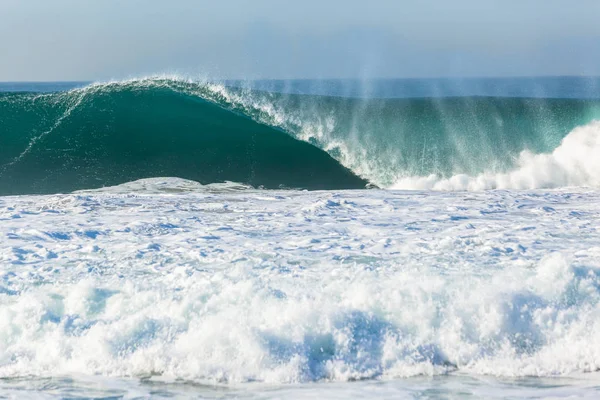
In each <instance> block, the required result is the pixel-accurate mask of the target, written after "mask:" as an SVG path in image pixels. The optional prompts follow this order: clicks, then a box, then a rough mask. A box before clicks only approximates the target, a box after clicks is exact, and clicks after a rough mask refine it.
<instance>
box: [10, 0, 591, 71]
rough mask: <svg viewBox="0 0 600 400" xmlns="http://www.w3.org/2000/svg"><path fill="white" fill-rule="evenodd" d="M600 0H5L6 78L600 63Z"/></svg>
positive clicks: (572, 67)
mask: <svg viewBox="0 0 600 400" xmlns="http://www.w3.org/2000/svg"><path fill="white" fill-rule="evenodd" d="M598 16H600V1H599V0H568V1H567V0H498V1H494V0H437V1H433V0H294V1H291V0H169V1H166V0H52V1H48V0H0V81H5V82H6V81H77V80H85V81H88V80H106V79H121V78H130V77H139V76H146V75H155V74H180V75H185V76H191V77H203V78H215V79H219V78H227V79H291V78H312V79H314V78H357V79H369V78H415V77H482V76H484V77H485V76H488V77H490V76H492V77H503V76H547V75H551V76H557V75H560V76H562V75H588V76H598V75H600V45H599V44H600V23H598Z"/></svg>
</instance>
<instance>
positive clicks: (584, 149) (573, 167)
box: [391, 121, 600, 191]
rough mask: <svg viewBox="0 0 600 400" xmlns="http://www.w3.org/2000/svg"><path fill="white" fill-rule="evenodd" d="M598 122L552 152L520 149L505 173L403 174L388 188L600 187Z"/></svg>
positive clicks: (587, 126) (576, 133)
mask: <svg viewBox="0 0 600 400" xmlns="http://www.w3.org/2000/svg"><path fill="white" fill-rule="evenodd" d="M598 155H600V122H599V121H594V122H592V123H590V124H588V125H585V126H581V127H578V128H576V129H574V130H573V131H572V132H571V133H569V134H568V135H567V136H566V137H565V138H564V139H563V140H562V143H561V144H560V146H558V147H557V148H556V149H555V150H554V151H553V152H552V153H549V154H532V153H531V152H529V151H523V152H522V153H521V155H520V156H519V159H518V162H517V165H516V167H515V168H514V169H512V170H511V171H508V172H505V173H491V172H485V173H482V174H479V175H476V176H469V175H464V174H459V175H454V176H452V177H450V178H441V177H439V176H437V175H430V176H427V177H406V178H402V179H400V180H398V181H397V182H396V183H395V184H394V185H392V186H391V189H409V190H415V189H416V190H423V189H428V190H473V191H477V190H489V189H548V188H560V187H568V186H587V187H600V157H599V156H598Z"/></svg>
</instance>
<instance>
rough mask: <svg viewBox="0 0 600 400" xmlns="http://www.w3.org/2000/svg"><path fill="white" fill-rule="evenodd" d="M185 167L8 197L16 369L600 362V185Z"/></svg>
mask: <svg viewBox="0 0 600 400" xmlns="http://www.w3.org/2000/svg"><path fill="white" fill-rule="evenodd" d="M168 182H169V179H160V180H154V181H149V182H146V181H142V182H136V183H134V184H130V185H128V187H137V188H138V189H139V188H142V189H143V188H144V187H149V188H151V190H149V191H148V192H145V191H144V190H142V189H140V190H136V191H126V192H127V193H124V192H123V191H120V190H117V189H118V188H117V189H107V190H106V191H105V192H93V193H78V194H72V195H59V196H42V197H28V196H21V197H3V198H0V221H1V223H0V237H2V240H1V241H0V277H1V280H0V343H2V344H3V345H2V346H0V376H2V377H12V378H14V377H19V376H31V375H33V376H64V375H68V376H71V375H73V374H84V375H89V376H91V375H96V374H100V375H105V376H112V377H127V376H135V377H148V376H156V375H160V376H161V379H163V380H168V381H169V380H178V379H183V380H191V381H196V382H212V383H215V382H221V383H224V384H231V383H235V382H252V381H259V382H266V383H277V384H285V383H293V382H300V383H306V382H314V381H321V380H328V381H340V382H345V381H348V380H355V379H367V378H378V379H383V380H388V379H404V378H406V377H411V376H419V375H425V376H430V375H438V374H453V373H455V372H458V373H460V374H463V375H464V374H466V375H472V376H477V375H480V374H489V375H493V376H497V377H522V376H558V375H568V374H573V373H581V372H593V371H596V370H598V369H599V368H600V269H599V266H600V248H599V247H598V242H599V241H598V240H599V237H598V231H597V229H596V227H597V222H598V221H599V219H600V214H599V211H598V210H599V208H598V204H599V203H600V202H599V200H600V198H599V196H598V194H597V193H595V192H590V193H586V192H583V191H578V192H573V193H567V192H553V193H543V192H512V193H511V192H482V193H472V194H469V195H465V194H456V193H428V194H426V193H421V192H412V193H410V192H391V191H378V190H371V191H351V192H342V193H332V192H312V193H311V192H294V191H256V190H241V191H240V190H233V191H227V190H226V191H218V190H217V191H206V190H204V189H203V188H202V187H199V186H197V185H193V184H192V183H189V184H185V182H183V181H181V180H173V186H174V188H175V189H177V190H167V189H165V188H166V187H167V186H168ZM157 187H159V188H160V190H156V188H157ZM182 187H185V190H179V189H181V188H182Z"/></svg>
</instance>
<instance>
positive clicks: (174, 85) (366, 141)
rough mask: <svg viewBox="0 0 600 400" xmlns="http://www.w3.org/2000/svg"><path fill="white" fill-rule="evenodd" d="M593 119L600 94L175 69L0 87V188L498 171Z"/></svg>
mask: <svg viewBox="0 0 600 400" xmlns="http://www.w3.org/2000/svg"><path fill="white" fill-rule="evenodd" d="M597 118H600V102H599V101H597V100H578V99H527V98H506V97H505V98H493V97H455V98H412V99H406V98H405V99H357V98H341V97H331V96H316V95H298V94H276V93H269V92H263V91H258V90H251V89H239V88H238V89H236V88H230V87H229V88H228V87H225V86H219V85H216V84H211V83H195V82H188V81H182V80H177V79H157V78H152V79H140V80H133V81H127V82H117V83H107V84H94V85H90V86H87V87H85V88H80V89H74V90H71V91H67V92H58V93H45V94H40V93H3V94H0V141H1V144H2V146H1V147H0V194H24V193H55V192H67V191H72V190H77V189H90V188H97V187H102V186H107V185H116V184H121V183H124V182H128V181H133V180H136V179H141V178H149V177H158V176H176V177H180V178H185V179H191V180H195V181H198V182H201V183H203V184H206V183H214V182H223V181H235V182H240V183H245V184H249V185H252V186H262V187H265V188H278V187H290V188H306V189H343V188H364V187H365V186H366V185H368V184H369V183H371V184H374V185H378V186H382V187H386V186H390V185H393V184H394V182H396V181H397V180H398V179H401V178H405V177H415V176H417V177H419V176H429V175H431V174H435V175H437V176H440V177H442V178H444V177H451V176H453V175H456V174H467V175H477V174H480V173H483V172H503V171H506V170H509V169H511V168H513V167H514V166H515V162H516V160H517V158H518V156H519V154H520V153H521V152H522V151H524V150H528V151H530V152H532V153H547V152H551V151H552V150H553V149H555V148H556V147H557V146H558V145H559V144H560V143H561V140H562V139H563V138H564V137H565V136H566V135H567V134H568V133H569V132H570V131H571V130H573V128H575V127H577V126H579V125H584V124H587V123H589V122H590V121H592V120H593V119H597Z"/></svg>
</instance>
